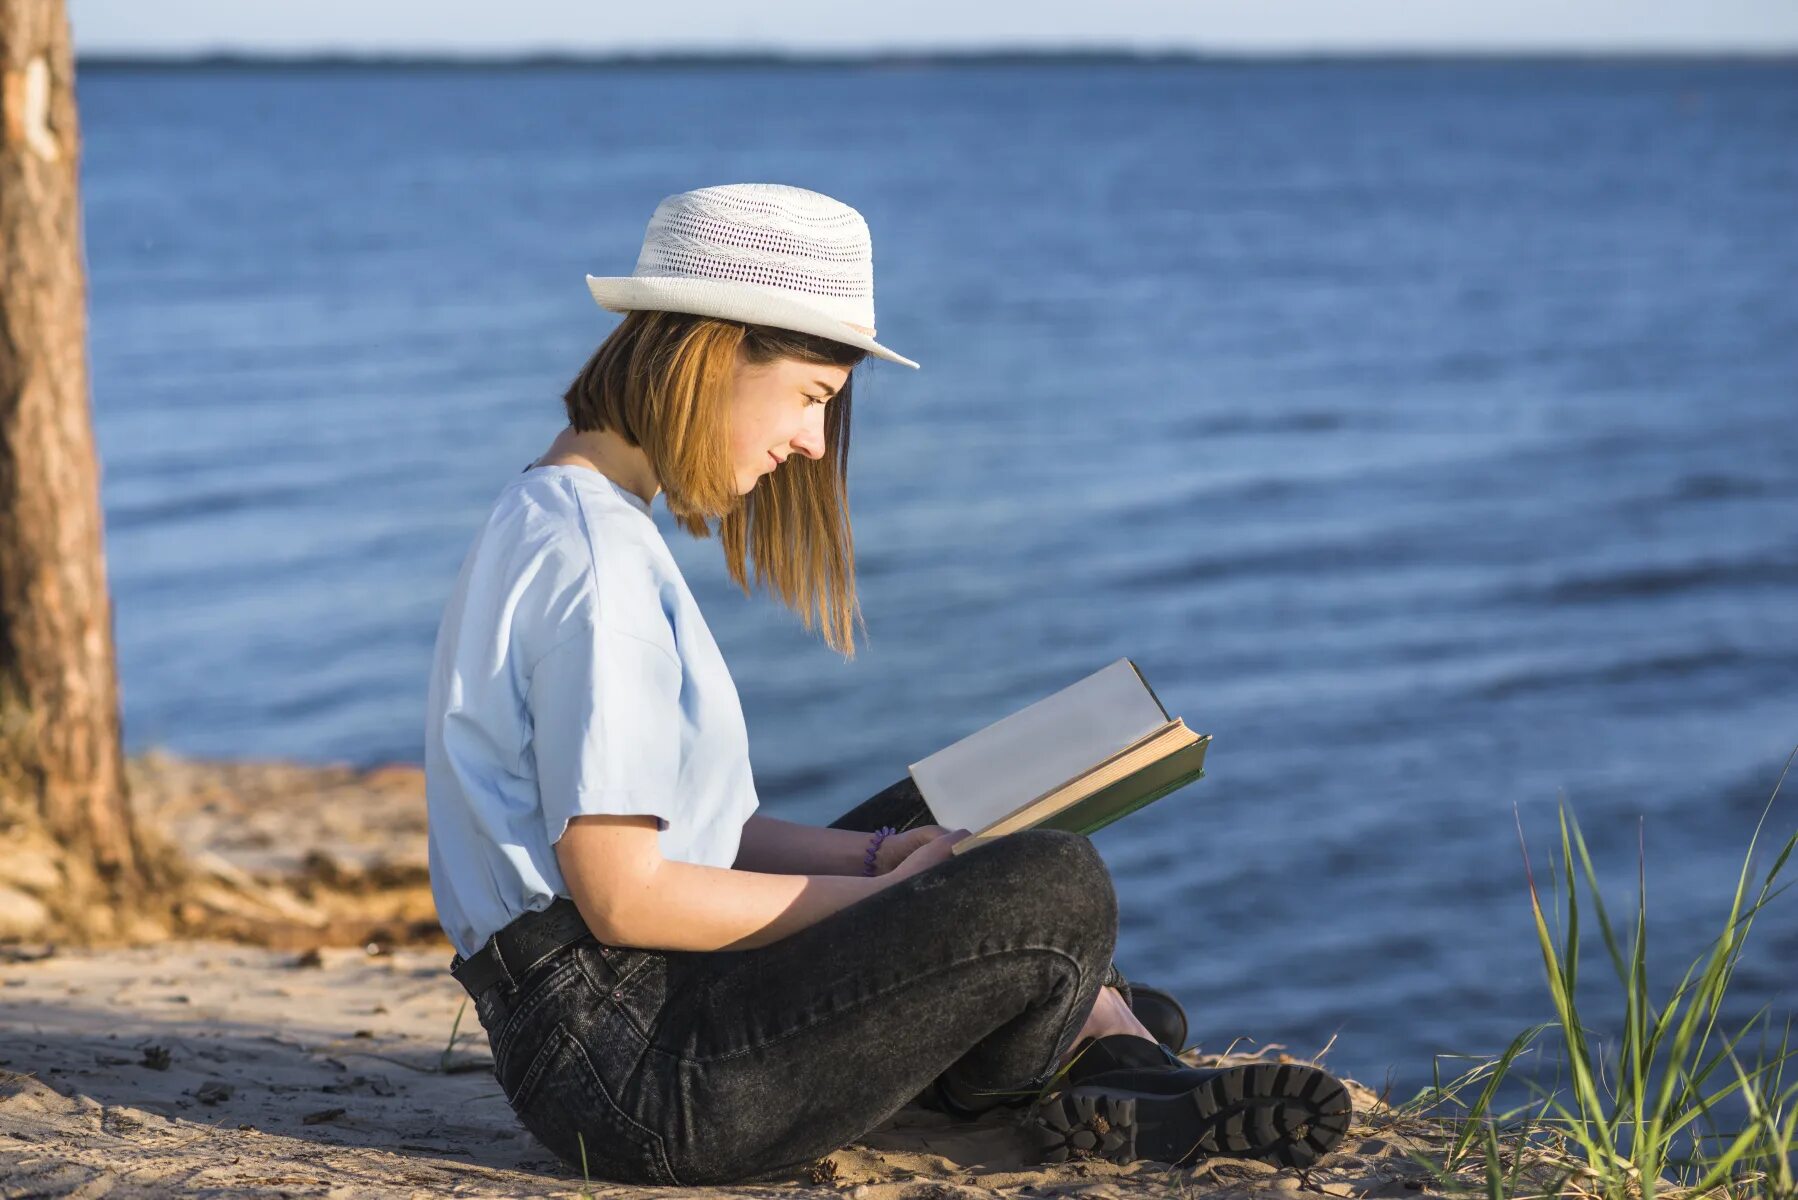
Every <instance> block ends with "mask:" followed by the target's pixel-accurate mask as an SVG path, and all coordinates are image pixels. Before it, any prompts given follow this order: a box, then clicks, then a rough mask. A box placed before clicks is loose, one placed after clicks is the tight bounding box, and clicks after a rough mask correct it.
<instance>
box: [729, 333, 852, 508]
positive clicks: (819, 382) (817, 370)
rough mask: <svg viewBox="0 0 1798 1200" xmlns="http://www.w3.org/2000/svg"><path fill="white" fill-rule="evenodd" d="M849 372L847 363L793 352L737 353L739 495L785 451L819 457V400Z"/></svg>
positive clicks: (734, 445)
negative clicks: (763, 359)
mask: <svg viewBox="0 0 1798 1200" xmlns="http://www.w3.org/2000/svg"><path fill="white" fill-rule="evenodd" d="M848 378H849V370H848V368H846V367H833V366H829V365H827V364H824V363H808V362H800V361H799V360H798V359H792V358H777V359H775V360H774V361H773V362H769V363H760V364H752V363H747V362H744V361H743V360H742V358H741V356H740V355H739V357H738V360H737V374H736V379H735V381H734V383H733V385H732V391H731V430H730V457H731V463H732V465H733V466H734V467H735V468H736V472H737V494H738V495H747V494H748V493H749V492H750V491H751V490H752V489H753V488H754V487H755V485H756V481H757V480H759V479H761V477H762V476H764V475H766V474H767V473H768V472H770V471H773V470H776V469H778V467H779V466H780V463H781V462H784V461H785V460H786V459H787V457H788V456H789V455H793V454H803V455H805V456H806V457H808V458H822V457H824V406H825V405H826V404H828V403H830V398H831V397H832V396H834V395H835V394H836V393H837V391H838V390H839V389H841V388H842V386H843V384H844V383H845V382H846V381H847V380H848Z"/></svg>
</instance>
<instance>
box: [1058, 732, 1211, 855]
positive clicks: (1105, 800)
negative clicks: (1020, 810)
mask: <svg viewBox="0 0 1798 1200" xmlns="http://www.w3.org/2000/svg"><path fill="white" fill-rule="evenodd" d="M1210 744H1211V735H1210V734H1208V733H1206V734H1200V735H1199V740H1198V741H1196V742H1194V743H1193V744H1192V745H1190V746H1186V747H1184V748H1182V749H1180V750H1176V751H1175V752H1174V753H1172V754H1170V755H1168V756H1167V757H1166V758H1163V759H1160V760H1158V761H1156V762H1153V763H1150V764H1149V765H1148V766H1146V767H1144V768H1143V769H1142V770H1140V771H1137V772H1135V773H1134V774H1130V775H1126V776H1124V778H1122V779H1120V780H1118V781H1117V782H1116V783H1113V784H1110V785H1108V786H1106V787H1104V788H1101V789H1100V790H1099V791H1096V792H1094V793H1093V794H1092V795H1090V796H1088V797H1087V798H1086V799H1084V800H1081V801H1078V802H1076V803H1074V804H1070V805H1068V807H1066V808H1064V809H1062V810H1061V811H1060V812H1058V813H1056V814H1055V815H1053V816H1051V817H1049V818H1047V819H1046V820H1044V821H1043V822H1041V824H1039V825H1038V826H1036V828H1039V829H1064V830H1066V831H1068V832H1069V833H1085V834H1090V833H1093V832H1094V831H1095V830H1099V829H1103V828H1105V826H1107V825H1109V824H1111V823H1112V822H1113V821H1115V820H1117V819H1118V818H1120V817H1126V816H1129V815H1130V814H1131V813H1133V812H1135V811H1136V810H1137V809H1139V808H1142V807H1143V806H1144V805H1147V804H1152V803H1154V802H1155V801H1157V800H1159V799H1161V798H1162V797H1163V796H1165V795H1167V794H1168V793H1169V792H1173V791H1177V790H1179V789H1180V788H1183V787H1185V786H1186V785H1187V784H1189V783H1191V782H1193V781H1194V780H1196V779H1199V778H1201V777H1202V776H1203V775H1204V774H1205V748H1206V747H1207V746H1209V745H1210Z"/></svg>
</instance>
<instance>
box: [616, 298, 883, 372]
mask: <svg viewBox="0 0 1798 1200" xmlns="http://www.w3.org/2000/svg"><path fill="white" fill-rule="evenodd" d="M587 290H588V291H589V292H592V293H593V299H594V300H595V301H596V302H597V303H598V304H599V306H600V307H601V308H605V309H610V310H611V311H612V312H630V311H632V310H634V309H640V308H643V309H660V310H662V311H665V312H685V313H697V314H699V315H700V316H703V317H725V318H727V319H729V320H733V321H748V322H749V323H751V324H754V325H772V326H773V327H774V328H776V329H792V330H795V331H797V332H799V333H812V334H816V335H818V336H819V337H823V338H829V339H830V340H831V341H833V342H842V343H843V344H844V345H848V346H854V347H856V348H858V349H861V350H866V351H867V352H868V353H870V354H873V355H875V356H876V357H879V358H884V359H886V360H887V361H888V362H896V363H900V364H902V365H904V366H907V367H911V368H913V369H914V370H915V369H916V368H917V366H918V364H917V363H915V362H913V361H912V360H911V359H909V358H906V357H905V356H904V355H903V354H897V353H895V352H893V351H891V350H888V349H887V348H886V347H885V346H883V345H881V344H880V343H879V342H877V341H875V340H874V339H873V338H871V337H869V336H868V335H867V334H865V333H861V332H859V331H857V330H855V329H853V328H851V327H850V326H848V325H845V324H844V323H843V322H841V321H838V320H836V319H835V318H833V317H831V316H829V315H828V314H826V313H821V312H819V311H818V310H817V309H815V308H812V307H810V306H808V305H806V304H804V303H802V302H800V301H798V300H791V299H788V298H787V297H785V296H780V295H776V294H775V293H772V292H770V291H768V290H767V289H766V288H763V287H759V286H757V285H756V284H753V283H744V282H742V281H740V280H735V279H688V278H674V277H666V276H654V275H625V276H611V277H606V278H601V277H599V276H596V275H589V276H587Z"/></svg>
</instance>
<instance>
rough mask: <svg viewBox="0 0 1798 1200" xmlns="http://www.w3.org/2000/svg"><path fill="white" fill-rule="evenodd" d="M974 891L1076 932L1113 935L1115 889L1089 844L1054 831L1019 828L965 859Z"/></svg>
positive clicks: (1112, 937) (1074, 835) (1077, 836)
mask: <svg viewBox="0 0 1798 1200" xmlns="http://www.w3.org/2000/svg"><path fill="white" fill-rule="evenodd" d="M966 861H967V864H968V866H969V867H970V869H972V870H974V871H975V872H976V873H977V874H978V875H979V876H980V879H979V881H978V883H977V884H976V885H975V888H974V890H975V891H976V892H977V893H978V894H980V895H981V896H983V897H985V898H987V899H990V900H992V901H993V902H995V903H999V904H1005V905H1007V906H1009V907H1014V908H1015V909H1017V910H1020V911H1025V912H1028V913H1030V914H1031V916H1032V918H1033V919H1036V920H1038V921H1044V920H1046V921H1050V922H1060V923H1062V924H1064V925H1065V926H1066V927H1068V928H1070V929H1074V930H1079V931H1091V932H1096V933H1100V934H1102V935H1103V937H1104V939H1105V941H1106V943H1107V945H1109V944H1110V943H1111V942H1112V941H1114V940H1115V939H1116V937H1117V920H1118V906H1117V891H1116V889H1115V888H1114V887H1113V885H1112V881H1111V872H1110V870H1109V869H1107V868H1106V866H1105V860H1104V859H1103V858H1101V857H1100V856H1099V852H1098V850H1097V849H1095V848H1094V847H1093V844H1092V841H1091V840H1090V839H1088V838H1087V837H1086V836H1085V835H1083V834H1078V833H1068V832H1066V831H1064V830H1059V829H1022V830H1019V831H1018V832H1017V833H1012V834H1007V835H1006V836H1004V837H1002V838H999V839H997V840H995V841H992V842H989V843H987V844H986V845H983V846H979V847H977V848H975V849H974V850H971V851H969V852H968V853H967V855H966Z"/></svg>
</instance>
